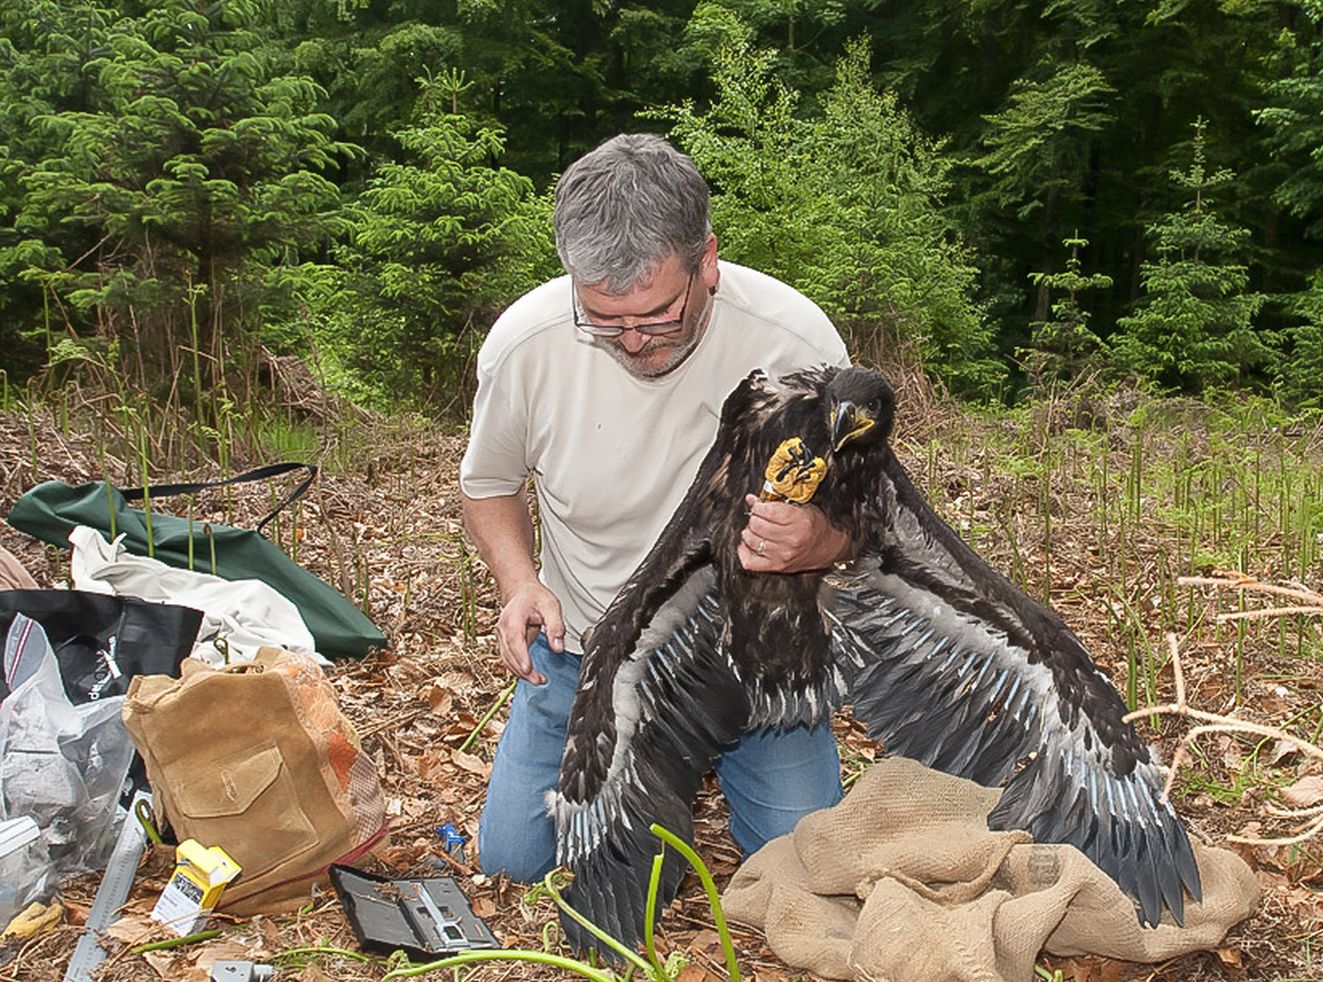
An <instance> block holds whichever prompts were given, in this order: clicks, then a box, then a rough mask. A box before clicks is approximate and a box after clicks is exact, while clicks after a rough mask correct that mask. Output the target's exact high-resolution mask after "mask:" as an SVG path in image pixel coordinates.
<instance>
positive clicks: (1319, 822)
mask: <svg viewBox="0 0 1323 982" xmlns="http://www.w3.org/2000/svg"><path fill="white" fill-rule="evenodd" d="M1187 579H1194V578H1193V577H1184V578H1182V582H1184V581H1185V580H1187ZM1203 582H1204V583H1205V584H1207V583H1208V581H1206V580H1205V581H1203ZM1217 582H1218V583H1223V582H1225V581H1217ZM1321 599H1323V598H1321ZM1167 647H1168V649H1169V650H1170V652H1171V665H1172V671H1173V673H1174V675H1175V680H1176V701H1175V702H1171V703H1167V704H1165V705H1162V706H1150V707H1148V708H1147V709H1137V710H1135V711H1134V712H1133V713H1127V714H1126V715H1125V717H1124V720H1125V721H1126V722H1132V721H1134V720H1137V719H1147V718H1149V717H1152V716H1184V717H1186V718H1187V719H1194V720H1200V721H1202V722H1203V724H1204V725H1203V726H1196V727H1194V728H1193V729H1191V730H1190V731H1189V732H1188V733H1186V734H1185V736H1184V737H1183V738H1182V739H1181V742H1180V744H1179V745H1178V746H1177V747H1176V752H1175V753H1174V754H1172V758H1171V768H1170V769H1169V770H1168V772H1167V783H1166V785H1165V787H1163V789H1162V793H1163V795H1164V796H1169V795H1170V794H1171V789H1172V785H1173V784H1174V783H1175V782H1176V774H1177V772H1178V771H1179V769H1180V766H1181V765H1182V764H1183V763H1185V762H1186V761H1188V760H1189V759H1190V753H1191V748H1192V747H1193V746H1194V742H1195V740H1197V739H1198V738H1199V737H1201V736H1203V735H1204V734H1207V733H1244V734H1249V735H1251V736H1259V737H1267V738H1269V739H1272V740H1280V741H1282V742H1284V743H1287V744H1290V745H1291V746H1292V747H1295V748H1296V749H1297V750H1299V751H1300V752H1301V753H1303V754H1305V755H1306V756H1308V757H1312V758H1314V759H1315V760H1317V761H1320V762H1323V748H1320V747H1318V746H1316V745H1314V744H1312V743H1310V742H1309V741H1307V740H1302V739H1300V738H1299V737H1297V736H1294V735H1293V734H1291V733H1288V732H1286V731H1285V730H1283V729H1281V728H1280V727H1276V726H1265V725H1264V724H1262V723H1252V722H1250V721H1249V720H1243V719H1237V718H1236V717H1234V716H1224V715H1220V714H1218V713H1209V712H1204V711H1203V710H1200V709H1195V708H1193V707H1192V706H1190V704H1189V703H1188V702H1187V701H1186V698H1185V672H1184V670H1183V669H1182V667H1181V652H1180V643H1179V641H1178V640H1177V638H1176V635H1175V633H1172V632H1169V633H1168V634H1167ZM1267 810H1268V813H1269V814H1270V815H1273V816H1275V817H1279V818H1312V819H1313V821H1309V822H1306V823H1304V824H1303V825H1300V826H1297V828H1296V829H1295V832H1294V834H1293V835H1290V836H1284V837H1281V838H1273V839H1261V838H1257V837H1254V836H1242V835H1229V836H1227V841H1229V842H1240V843H1245V844H1247V845H1252V846H1289V845H1295V844H1296V843H1298V842H1303V841H1305V840H1306V839H1310V838H1312V837H1314V836H1315V835H1317V834H1318V832H1319V831H1320V830H1323V805H1317V806H1314V807H1311V808H1303V809H1297V810H1289V811H1288V810H1287V809H1279V808H1274V807H1271V806H1269V808H1268V809H1267Z"/></svg>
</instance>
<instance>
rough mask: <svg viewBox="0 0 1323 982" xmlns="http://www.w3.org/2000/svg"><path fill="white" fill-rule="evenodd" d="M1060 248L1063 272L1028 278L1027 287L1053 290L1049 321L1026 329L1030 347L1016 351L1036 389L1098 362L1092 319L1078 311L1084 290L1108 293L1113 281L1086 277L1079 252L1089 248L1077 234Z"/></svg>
mask: <svg viewBox="0 0 1323 982" xmlns="http://www.w3.org/2000/svg"><path fill="white" fill-rule="evenodd" d="M1061 244H1062V245H1063V246H1065V247H1066V248H1067V249H1069V250H1070V258H1069V259H1067V260H1066V268H1065V269H1064V270H1063V271H1062V272H1060V273H1047V272H1039V273H1030V274H1029V282H1030V283H1032V284H1033V285H1034V286H1036V287H1038V288H1039V289H1044V290H1047V291H1048V292H1049V295H1050V294H1051V293H1052V291H1057V296H1058V298H1057V300H1056V301H1055V302H1054V303H1053V304H1052V316H1051V318H1050V319H1049V320H1042V321H1032V322H1030V324H1029V330H1030V346H1029V348H1028V349H1022V350H1021V351H1020V357H1021V361H1022V363H1023V365H1024V368H1025V372H1026V373H1027V374H1028V376H1029V378H1030V380H1031V381H1032V382H1033V383H1034V384H1035V385H1043V384H1046V383H1049V382H1052V381H1057V380H1068V379H1072V378H1075V377H1077V376H1078V375H1080V374H1081V373H1083V372H1084V371H1085V370H1087V369H1088V368H1089V367H1091V366H1092V365H1093V364H1094V363H1095V362H1096V360H1097V357H1098V354H1099V352H1100V351H1101V350H1102V346H1103V343H1102V340H1101V339H1100V338H1099V337H1098V335H1097V334H1095V333H1094V332H1093V329H1092V328H1091V327H1090V326H1089V320H1090V319H1091V318H1092V316H1093V315H1092V314H1090V313H1089V311H1087V310H1085V309H1084V308H1083V307H1082V306H1080V294H1081V293H1083V292H1085V291H1086V290H1110V289H1111V288H1112V278H1111V277H1110V276H1108V275H1106V274H1105V273H1093V274H1089V275H1085V273H1084V272H1083V264H1082V263H1081V262H1080V250H1081V249H1083V248H1084V247H1085V246H1087V245H1088V244H1089V240H1088V239H1086V238H1083V237H1081V235H1080V233H1079V229H1076V230H1075V234H1074V235H1072V236H1070V237H1069V238H1066V239H1063V240H1062V242H1061Z"/></svg>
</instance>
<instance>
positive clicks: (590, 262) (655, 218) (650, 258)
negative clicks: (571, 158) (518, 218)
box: [555, 133, 712, 293]
mask: <svg viewBox="0 0 1323 982" xmlns="http://www.w3.org/2000/svg"><path fill="white" fill-rule="evenodd" d="M555 227H556V251H557V252H559V253H560V261H561V263H563V264H564V266H565V269H566V271H568V272H569V273H570V274H571V275H572V276H574V277H575V278H576V279H578V280H580V281H581V282H583V283H588V284H592V285H593V286H597V285H599V284H600V285H601V287H602V289H604V290H605V291H606V292H607V293H627V292H629V290H630V289H631V288H632V287H633V286H634V285H635V284H637V283H638V282H639V281H640V280H641V279H643V278H644V277H645V276H647V275H648V274H649V273H650V272H651V271H652V270H654V269H655V268H656V267H657V266H658V265H659V264H660V263H662V262H664V261H665V260H666V259H667V258H668V257H669V256H670V255H671V254H675V255H677V256H679V257H680V261H681V262H682V263H683V264H684V266H685V269H686V271H687V272H690V273H693V272H696V271H697V270H698V262H699V259H700V258H701V257H702V255H703V249H704V247H705V246H706V244H707V236H708V233H709V232H711V231H712V218H711V215H710V214H709V211H708V190H707V182H706V181H705V180H703V175H702V174H700V173H699V172H698V168H697V167H696V166H695V165H694V162H693V160H691V159H690V158H689V157H688V156H686V155H685V154H683V153H681V152H680V151H679V150H676V149H675V148H674V147H672V146H671V145H670V144H669V143H667V142H666V141H665V140H663V139H662V138H661V137H659V136H656V135H654V134H651V133H624V134H621V135H620V136H616V137H612V138H611V139H610V140H607V141H606V142H605V143H603V144H602V145H601V146H600V147H598V148H597V149H596V150H593V151H591V152H589V153H587V154H585V155H584V156H582V157H580V158H579V159H578V160H576V161H575V162H574V163H572V164H571V165H570V166H569V167H568V168H566V170H565V173H564V174H562V175H561V178H560V180H559V181H558V182H557V183H556V213H555Z"/></svg>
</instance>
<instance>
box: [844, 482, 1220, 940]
mask: <svg viewBox="0 0 1323 982" xmlns="http://www.w3.org/2000/svg"><path fill="white" fill-rule="evenodd" d="M883 485H884V486H883V487H882V488H881V489H880V494H881V496H882V498H883V499H885V507H884V508H883V509H882V511H883V512H884V513H886V514H887V515H888V518H887V519H886V521H887V523H888V525H889V528H888V532H887V535H886V536H884V537H883V538H884V540H886V541H887V542H888V543H889V544H888V545H885V546H883V547H881V548H879V549H878V550H877V551H875V552H871V553H867V554H865V555H863V556H861V557H860V559H859V560H858V561H857V562H856V563H855V564H854V568H853V569H852V570H850V571H849V572H841V573H835V574H832V575H831V576H829V578H828V585H829V587H830V588H831V589H830V590H829V591H828V596H829V597H830V599H829V600H828V601H827V607H828V609H827V611H826V614H827V617H828V620H829V622H830V623H831V626H832V644H833V654H834V657H835V658H836V660H837V662H838V664H839V665H840V666H841V667H842V669H843V670H844V671H846V672H847V674H848V675H849V676H850V677H851V678H852V685H851V699H852V701H853V704H854V711H855V715H856V716H857V717H858V718H859V719H861V720H862V721H863V722H864V723H865V724H866V725H867V726H868V734H869V736H870V737H872V738H874V739H878V740H881V741H883V742H884V743H885V745H886V749H887V750H888V751H889V752H893V753H898V754H901V755H903V756H906V757H912V758H914V759H916V760H918V761H920V762H922V763H924V764H926V765H928V766H931V767H935V768H937V769H939V770H943V771H946V772H947V773H950V774H955V775H958V776H961V777H967V778H970V779H972V780H974V781H977V782H978V783H980V784H983V785H988V786H996V785H999V784H1002V783H1005V784H1006V789H1005V791H1004V793H1003V794H1002V797H1001V799H1000V801H999V803H998V804H997V806H996V807H995V808H994V809H993V811H992V813H991V814H990V815H989V816H988V824H989V825H990V826H991V827H993V828H997V829H1002V828H1020V829H1025V830H1027V831H1029V832H1030V833H1031V834H1032V835H1033V836H1034V839H1035V840H1036V841H1038V842H1062V843H1069V844H1071V845H1074V846H1077V847H1078V848H1079V849H1080V850H1081V851H1082V852H1084V853H1085V855H1087V856H1088V857H1089V858H1090V859H1091V860H1093V862H1094V863H1096V864H1097V865H1098V866H1099V867H1100V868H1101V869H1102V870H1103V871H1104V872H1106V873H1107V874H1108V875H1110V876H1111V877H1112V878H1113V879H1114V880H1115V881H1116V882H1117V884H1118V885H1119V886H1120V887H1121V889H1122V890H1124V891H1125V892H1126V893H1127V894H1129V895H1130V896H1132V897H1134V898H1136V899H1137V900H1138V901H1139V906H1140V912H1141V916H1142V919H1143V920H1144V921H1145V922H1146V923H1148V924H1156V923H1157V922H1158V919H1159V917H1160V915H1161V912H1162V908H1163V906H1164V905H1165V906H1166V907H1168V908H1169V909H1170V910H1171V912H1172V915H1173V917H1175V919H1176V920H1177V922H1178V923H1179V922H1181V921H1182V918H1183V907H1184V905H1183V899H1182V887H1184V889H1185V890H1187V891H1188V892H1189V893H1190V895H1191V896H1192V897H1194V899H1195V900H1199V899H1200V897H1201V889H1200V882H1199V871H1198V868H1197V867H1196V865H1195V861H1194V855H1193V852H1192V850H1191V848H1190V843H1189V840H1188V838H1187V837H1186V833H1185V830H1184V828H1183V827H1182V826H1181V824H1180V822H1179V820H1178V819H1177V817H1176V814H1175V812H1174V811H1173V810H1172V807H1171V805H1170V804H1169V803H1168V802H1167V800H1166V798H1165V797H1164V796H1163V794H1162V789H1163V785H1164V777H1163V774H1162V772H1161V770H1160V768H1159V767H1158V766H1157V763H1156V762H1155V760H1154V759H1153V758H1152V756H1151V754H1150V752H1149V748H1148V746H1147V745H1146V744H1145V743H1144V741H1143V740H1142V739H1140V737H1139V735H1138V734H1137V733H1136V731H1135V729H1134V727H1133V726H1132V725H1131V724H1129V723H1124V722H1122V717H1123V716H1124V715H1125V712H1126V706H1125V703H1124V702H1123V701H1122V699H1121V697H1120V695H1118V694H1117V692H1116V690H1115V689H1114V688H1113V687H1112V685H1111V683H1110V682H1109V681H1108V679H1107V678H1106V676H1104V675H1103V674H1102V672H1100V671H1099V670H1098V669H1097V667H1096V666H1095V665H1094V663H1093V661H1092V659H1091V658H1090V657H1089V655H1088V653H1087V651H1086V650H1085V649H1084V646H1083V645H1082V644H1081V643H1080V641H1079V639H1078V638H1077V637H1076V636H1075V635H1074V634H1073V633H1072V632H1071V631H1070V629H1069V628H1067V627H1066V625H1065V624H1064V623H1063V622H1062V621H1061V619H1060V618H1059V617H1058V616H1057V615H1056V614H1054V613H1053V612H1052V611H1050V610H1048V609H1047V608H1046V607H1043V606H1042V605H1040V604H1038V603H1036V602H1034V601H1033V600H1031V599H1030V598H1029V597H1027V596H1026V595H1025V594H1024V593H1022V592H1021V591H1019V590H1018V589H1016V588H1015V587H1014V586H1013V585H1012V584H1010V583H1009V582H1008V581H1007V580H1005V579H1004V578H1003V577H1001V576H1000V574H998V573H996V572H995V571H994V570H992V569H991V568H990V567H988V566H987V565H986V564H985V563H984V562H983V561H982V560H981V559H979V558H978V557H977V556H976V555H975V554H974V553H973V551H972V550H970V549H969V548H968V547H967V546H966V545H965V544H964V543H963V541H961V540H960V538H959V536H957V535H956V534H955V532H954V531H952V530H951V529H950V528H949V527H948V526H946V525H945V524H944V523H943V522H942V521H941V519H940V518H939V517H938V516H937V515H936V514H935V513H934V512H933V511H932V510H931V509H930V508H929V507H928V506H927V504H926V503H925V502H924V501H923V500H922V499H921V498H920V497H919V495H918V493H917V492H916V491H915V490H914V488H913V487H912V485H911V484H910V482H909V479H908V477H907V476H906V475H905V473H904V471H903V469H901V468H900V465H899V464H898V463H894V458H893V459H892V462H891V463H890V464H889V466H888V468H887V470H886V473H885V476H884V478H883Z"/></svg>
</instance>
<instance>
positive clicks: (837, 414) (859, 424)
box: [831, 402, 877, 452]
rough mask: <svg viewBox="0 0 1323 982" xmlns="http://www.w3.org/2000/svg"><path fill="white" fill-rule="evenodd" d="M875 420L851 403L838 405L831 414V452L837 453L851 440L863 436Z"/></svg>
mask: <svg viewBox="0 0 1323 982" xmlns="http://www.w3.org/2000/svg"><path fill="white" fill-rule="evenodd" d="M875 422H877V420H875V419H873V417H872V416H870V415H868V413H867V412H865V411H864V410H863V409H860V408H859V407H858V406H856V405H855V404H854V403H853V402H841V403H838V404H837V406H836V408H835V409H833V410H832V413H831V439H832V450H834V451H837V452H839V451H840V449H841V447H843V446H845V445H846V444H847V443H849V442H850V441H851V440H855V439H858V438H859V437H860V436H863V434H865V433H866V432H868V430H869V429H871V428H872V426H873V424H874V423H875Z"/></svg>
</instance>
